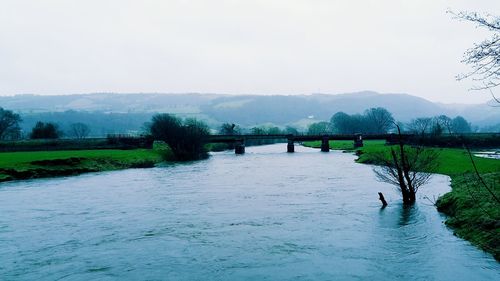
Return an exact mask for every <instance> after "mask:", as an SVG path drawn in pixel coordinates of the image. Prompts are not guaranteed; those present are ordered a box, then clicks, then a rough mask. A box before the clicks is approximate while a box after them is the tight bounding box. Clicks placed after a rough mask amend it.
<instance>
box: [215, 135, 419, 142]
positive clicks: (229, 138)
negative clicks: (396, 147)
mask: <svg viewBox="0 0 500 281" xmlns="http://www.w3.org/2000/svg"><path fill="white" fill-rule="evenodd" d="M358 136H359V135H357V134H351V135H285V134H281V135H253V134H247V135H211V136H209V137H208V140H207V141H208V142H211V143H215V142H222V143H230V142H237V141H244V140H250V139H282V140H291V141H315V140H324V139H328V140H354V139H356V138H357V137H358ZM410 136H412V135H403V137H405V138H406V137H410ZM362 137H363V140H387V139H393V138H396V137H397V135H395V134H373V135H362Z"/></svg>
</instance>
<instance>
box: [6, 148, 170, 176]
mask: <svg viewBox="0 0 500 281" xmlns="http://www.w3.org/2000/svg"><path fill="white" fill-rule="evenodd" d="M170 158H172V155H171V152H170V150H169V149H167V148H165V147H155V148H153V149H130V150H117V149H109V150H106V149H105V150H62V151H30V152H2V153H0V182H5V181H12V180H25V179H35V178H47V177H57V176H70V175H79V174H82V173H88V172H102V171H112V170H119V169H127V168H149V167H153V166H155V165H156V164H158V163H160V162H162V161H165V160H168V159H170Z"/></svg>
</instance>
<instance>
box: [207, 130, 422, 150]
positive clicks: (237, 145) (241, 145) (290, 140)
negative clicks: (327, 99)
mask: <svg viewBox="0 0 500 281" xmlns="http://www.w3.org/2000/svg"><path fill="white" fill-rule="evenodd" d="M411 136H412V135H402V137H404V138H405V139H406V138H408V137H411ZM266 139H267V140H286V141H287V152H290V153H293V152H295V143H296V142H303V141H321V151H322V152H328V151H330V145H329V141H331V140H352V141H353V145H354V147H362V146H363V140H385V141H386V142H387V143H389V144H394V143H396V142H397V140H398V135H397V134H373V135H362V134H350V135H330V134H329V135H285V134H281V135H252V134H247V135H210V136H209V137H208V139H207V142H208V143H233V144H234V152H235V153H236V154H244V153H245V141H246V140H266Z"/></svg>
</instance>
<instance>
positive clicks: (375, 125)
mask: <svg viewBox="0 0 500 281" xmlns="http://www.w3.org/2000/svg"><path fill="white" fill-rule="evenodd" d="M365 116H366V119H367V121H368V126H369V127H370V129H369V131H370V132H372V133H377V134H383V133H387V132H388V131H389V129H391V128H392V126H393V124H394V118H393V117H392V114H391V113H390V112H389V111H388V110H387V109H385V108H383V107H377V108H370V109H367V110H366V111H365Z"/></svg>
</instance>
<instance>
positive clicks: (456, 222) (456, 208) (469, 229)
mask: <svg viewBox="0 0 500 281" xmlns="http://www.w3.org/2000/svg"><path fill="white" fill-rule="evenodd" d="M364 144H365V145H364V147H362V148H359V149H357V151H356V154H357V155H359V158H358V159H357V162H358V163H365V164H376V162H375V161H374V158H373V155H374V154H375V153H377V152H383V151H388V149H389V146H386V145H385V141H365V142H364ZM304 145H305V146H309V147H315V148H319V147H320V146H321V142H307V143H305V144H304ZM330 148H331V149H336V150H346V151H353V152H354V151H355V149H354V148H353V143H352V141H332V142H330ZM432 149H435V150H437V151H438V152H439V157H438V160H437V161H438V162H439V165H438V167H437V170H435V171H433V172H435V173H439V174H444V175H448V176H450V177H451V187H452V190H451V192H449V193H447V194H445V195H444V196H442V197H441V198H439V200H438V201H437V202H436V206H437V208H438V210H439V211H441V212H443V213H445V214H446V215H448V217H447V219H446V224H447V225H448V226H450V227H451V228H452V229H453V230H454V234H456V235H457V236H459V237H462V238H464V239H467V240H469V241H470V242H472V243H473V244H474V245H476V246H478V247H480V248H481V249H483V250H485V251H487V252H490V253H492V254H493V255H494V257H495V258H496V259H497V260H500V208H499V206H498V204H497V203H496V202H495V201H493V200H492V196H491V195H490V194H489V193H488V191H487V190H486V189H485V188H484V187H482V186H481V185H480V184H479V182H478V179H477V178H476V177H475V176H474V174H473V166H472V164H471V161H470V158H469V155H468V154H467V152H466V151H465V150H463V149H456V148H432ZM474 161H475V163H476V165H477V168H478V170H479V172H480V173H481V174H482V175H484V178H485V180H486V182H487V183H488V184H489V185H490V186H491V187H492V188H494V190H493V192H495V194H497V196H498V195H500V160H495V159H486V158H481V157H474Z"/></svg>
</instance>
